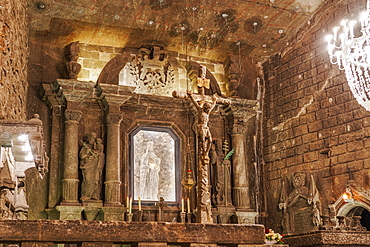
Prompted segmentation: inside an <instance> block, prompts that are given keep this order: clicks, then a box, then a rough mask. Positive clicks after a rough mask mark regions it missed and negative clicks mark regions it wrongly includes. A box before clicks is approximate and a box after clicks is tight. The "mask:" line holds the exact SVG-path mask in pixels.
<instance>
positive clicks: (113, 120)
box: [106, 113, 123, 124]
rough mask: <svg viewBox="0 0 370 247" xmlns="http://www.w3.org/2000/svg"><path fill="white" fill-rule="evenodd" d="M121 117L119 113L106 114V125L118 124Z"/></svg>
mask: <svg viewBox="0 0 370 247" xmlns="http://www.w3.org/2000/svg"><path fill="white" fill-rule="evenodd" d="M122 119H123V117H122V114H121V113H107V116H106V120H107V124H120V123H121V121H122Z"/></svg>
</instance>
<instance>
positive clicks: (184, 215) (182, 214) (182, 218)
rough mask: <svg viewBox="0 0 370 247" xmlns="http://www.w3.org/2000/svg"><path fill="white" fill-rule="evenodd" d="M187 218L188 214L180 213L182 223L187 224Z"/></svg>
mask: <svg viewBox="0 0 370 247" xmlns="http://www.w3.org/2000/svg"><path fill="white" fill-rule="evenodd" d="M185 217H186V213H185V212H181V213H180V218H181V223H185Z"/></svg>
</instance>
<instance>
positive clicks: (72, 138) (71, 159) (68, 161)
mask: <svg viewBox="0 0 370 247" xmlns="http://www.w3.org/2000/svg"><path fill="white" fill-rule="evenodd" d="M64 115H65V118H66V121H65V123H64V125H65V138H64V166H63V169H64V170H63V179H62V197H63V201H62V203H61V204H63V205H68V204H72V205H78V204H79V203H78V183H79V180H78V124H79V121H80V120H81V117H82V113H81V111H78V110H68V109H67V110H66V111H65V113H64Z"/></svg>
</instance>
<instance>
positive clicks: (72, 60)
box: [64, 41, 81, 79]
mask: <svg viewBox="0 0 370 247" xmlns="http://www.w3.org/2000/svg"><path fill="white" fill-rule="evenodd" d="M78 43H79V41H76V42H72V43H70V44H69V45H67V46H66V47H64V55H65V59H66V60H67V71H68V78H69V79H77V75H78V73H80V71H81V64H79V63H77V59H78V54H79V52H80V49H79V47H78Z"/></svg>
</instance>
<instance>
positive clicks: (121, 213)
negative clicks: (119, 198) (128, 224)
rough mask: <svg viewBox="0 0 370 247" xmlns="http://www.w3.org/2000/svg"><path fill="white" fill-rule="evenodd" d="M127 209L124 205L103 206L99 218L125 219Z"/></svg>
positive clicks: (110, 219) (108, 219) (109, 219)
mask: <svg viewBox="0 0 370 247" xmlns="http://www.w3.org/2000/svg"><path fill="white" fill-rule="evenodd" d="M125 212H126V209H125V208H123V207H103V208H102V209H101V211H100V215H99V217H98V219H99V220H107V221H124V219H125Z"/></svg>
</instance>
